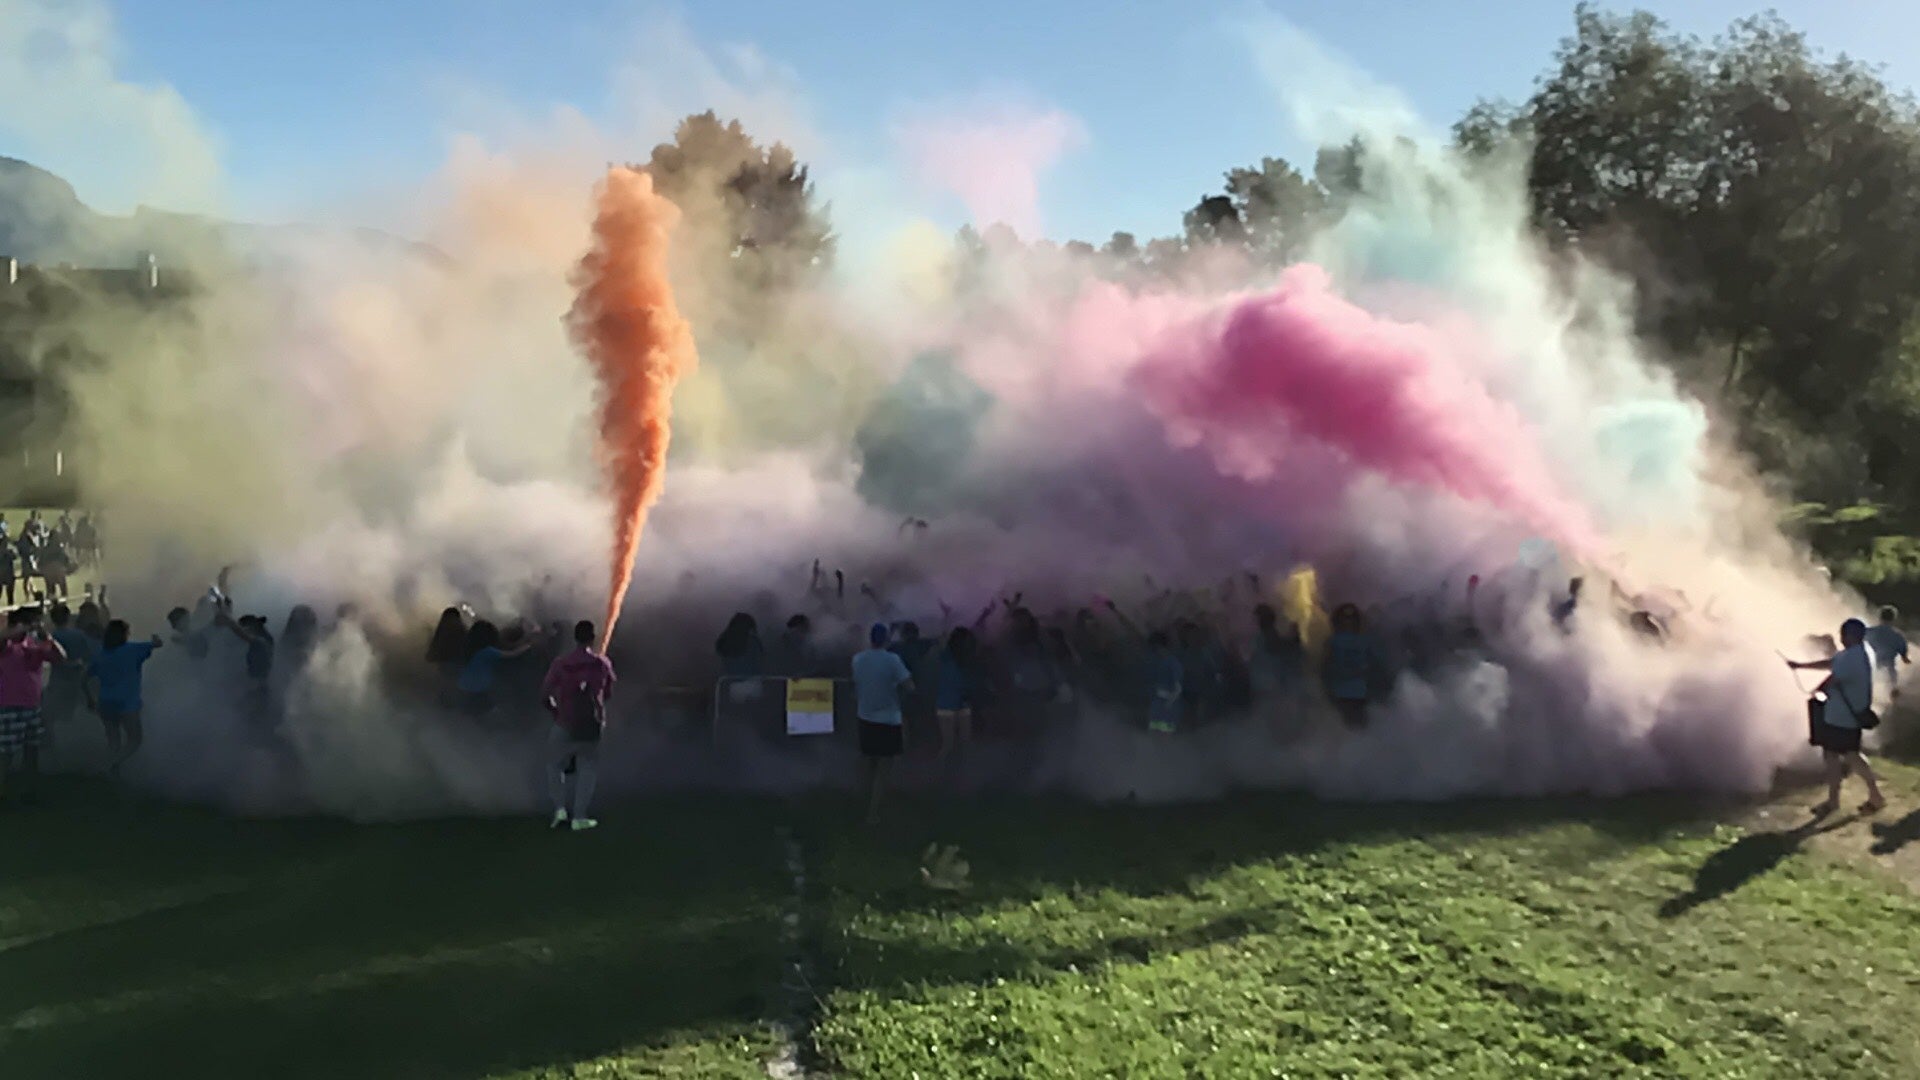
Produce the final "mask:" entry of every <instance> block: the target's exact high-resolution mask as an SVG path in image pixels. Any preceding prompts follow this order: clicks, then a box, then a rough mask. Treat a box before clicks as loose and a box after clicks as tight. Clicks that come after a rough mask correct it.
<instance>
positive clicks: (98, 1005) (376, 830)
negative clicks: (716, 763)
mask: <svg viewBox="0 0 1920 1080" xmlns="http://www.w3.org/2000/svg"><path fill="white" fill-rule="evenodd" d="M663 816H665V817H668V818H670V819H671V820H672V821H673V822H674V824H673V826H672V827H670V828H663V827H661V826H660V824H659V821H660V819H661V818H662V817H663ZM0 850H4V851H6V852H7V858H6V870H5V873H4V874H3V875H0V939H4V941H3V942H0V970H4V973H5V974H4V977H0V1057H3V1058H4V1060H5V1061H6V1066H5V1068H4V1070H0V1071H3V1072H4V1074H5V1075H6V1076H7V1077H9V1078H10V1080H12V1078H19V1080H28V1078H32V1077H41V1076H47V1077H83V1076H84V1077H97V1078H112V1077H121V1076H127V1077H133V1076H156V1075H179V1076H186V1075H191V1076H195V1077H249V1078H251V1077H259V1076H269V1075H270V1076H276V1077H338V1076H353V1077H379V1076H395V1077H446V1078H449V1080H452V1078H471V1077H478V1076H491V1075H495V1074H498V1073H502V1072H509V1073H510V1072H513V1071H515V1070H525V1069H538V1068H541V1067H564V1066H565V1065H566V1064H568V1063H572V1062H578V1061H583V1060H591V1059H594V1058H598V1057H601V1056H604V1055H607V1054H612V1053H617V1052H620V1051H622V1050H625V1049H628V1048H635V1047H644V1046H649V1045H656V1044H659V1043H660V1042H662V1041H663V1040H672V1039H675V1038H684V1037H688V1036H689V1033H691V1034H692V1036H693V1037H698V1036H699V1035H700V1034H701V1033H703V1032H715V1033H721V1034H725V1033H727V1032H737V1031H740V1030H744V1029H746V1028H748V1027H750V1026H751V1025H752V1024H754V1023H755V1022H757V1021H758V1020H760V1019H761V1018H762V1017H764V1016H766V1015H768V1013H769V1003H767V1002H765V1001H763V1000H762V999H761V994H762V993H764V992H766V991H768V990H769V989H770V988H771V986H772V985H773V984H774V982H775V981H776V980H777V978H778V963H779V947H778V937H777V930H776V926H777V917H778V916H777V909H778V899H779V895H780V889H781V883H780V882H779V880H778V877H777V871H776V868H777V866H778V862H777V859H776V857H775V854H774V852H773V849H772V834H771V830H770V829H769V828H768V827H767V825H766V824H765V822H764V814H763V812H762V811H761V810H760V809H759V806H758V804H754V803H750V802H749V803H742V802H739V801H735V802H734V803H733V804H731V805H720V804H713V805H707V804H705V803H700V802H694V801H690V800H683V801H680V802H676V803H675V804H673V806H672V808H671V812H670V813H669V814H666V815H662V814H661V812H660V811H659V809H658V808H655V807H650V806H646V805H644V804H642V805H639V806H635V807H631V808H628V809H627V815H626V816H625V818H624V823H623V818H622V816H620V815H615V816H610V818H609V821H608V824H607V825H606V826H605V827H603V828H602V829H601V830H599V831H597V832H596V833H592V834H587V835H572V834H551V833H548V832H546V831H545V830H544V829H542V828H540V827H539V825H538V824H537V823H534V822H530V821H526V820H509V821H448V822H427V823H419V824H411V825H404V826H360V827H355V826H348V825H340V824H332V823H317V822H299V823H291V822H278V823H276V822H235V821H231V820H227V819H223V818H220V817H217V816H214V815H211V814H197V813H193V812H188V811H182V810H179V809H177V808H165V807H138V806H135V807H120V806H117V805H116V804H113V801H112V800H111V798H110V797H109V796H106V795H105V794H104V793H102V792H100V791H98V790H97V789H91V788H90V787H89V786H87V785H80V786H74V787H68V788H67V789H66V790H64V791H63V792H61V793H60V798H59V799H58V800H57V801H56V802H55V803H54V804H53V805H51V806H49V807H47V808H46V809H43V810H38V811H34V812H32V813H22V814H17V815H13V816H9V817H7V818H5V819H0ZM716 852H720V853H725V857H716Z"/></svg>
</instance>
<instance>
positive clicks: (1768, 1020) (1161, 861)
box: [815, 800, 1920, 1077]
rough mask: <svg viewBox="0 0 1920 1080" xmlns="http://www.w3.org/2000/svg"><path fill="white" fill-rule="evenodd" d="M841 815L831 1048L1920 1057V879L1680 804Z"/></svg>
mask: <svg viewBox="0 0 1920 1080" xmlns="http://www.w3.org/2000/svg"><path fill="white" fill-rule="evenodd" d="M934 831H936V832H937V833H938V834H939V835H940V838H941V839H942V840H943V841H944V842H949V843H954V844H957V845H958V846H959V847H960V849H961V851H962V853H963V854H964V855H966V856H967V857H968V858H969V860H970V862H971V865H972V867H973V874H972V876H973V879H974V880H973V884H972V888H971V890H970V891H969V893H968V894H966V895H964V896H960V897H948V896H946V895H944V894H938V893H934V892H932V891H931V890H928V889H926V888H924V887H920V886H918V885H916V883H914V882H913V881H912V880H911V879H910V878H909V877H908V876H907V875H905V874H903V873H902V872H901V867H902V866H903V865H911V863H912V860H913V858H914V855H915V853H916V845H917V844H918V843H919V842H920V838H919V837H909V836H907V835H905V834H902V835H901V836H898V837H896V838H893V839H892V840H891V842H888V843H883V844H882V845H881V846H879V847H875V846H874V845H872V844H869V843H864V842H862V841H860V840H859V839H858V838H855V837H846V836H844V835H843V834H832V833H825V834H823V835H828V836H832V837H835V838H833V839H828V840H825V841H823V842H822V843H821V845H820V846H821V849H822V850H821V853H820V856H819V859H820V862H821V864H822V865H821V870H822V873H821V876H822V878H823V879H824V880H825V881H826V882H827V883H829V884H828V887H829V893H828V897H827V899H826V900H825V902H824V903H825V908H826V913H825V916H824V917H823V919H822V920H821V931H820V948H821V950H822V952H823V953H824V955H825V960H824V963H823V969H824V975H825V981H826V982H827V983H828V984H829V985H831V986H832V989H831V991H830V992H829V993H828V995H827V997H826V1000H825V1003H824V1007H823V1019H822V1020H821V1022H820V1024H819V1027H818V1029H817V1031H816V1034H815V1039H816V1043H817V1045H818V1047H819V1051H820V1053H821V1054H822V1056H823V1057H824V1059H825V1061H826V1063H827V1064H828V1065H829V1067H830V1070H831V1072H832V1073H833V1074H834V1075H836V1076H857V1077H908V1076H920V1077H957V1076H980V1077H990V1076H991V1077H1005V1076H1126V1077H1158V1076H1166V1077H1186V1076H1222V1077H1225V1076H1329V1077H1332V1076H1380V1077H1395V1076H1486V1077H1506V1076H1568V1077H1574V1076H1583V1077H1584V1076H1700V1077H1727V1076H1887V1077H1895V1076H1906V1077H1910V1076H1913V1075H1916V1072H1917V1071H1920V1025H1916V1023H1915V1020H1914V1018H1915V1016H1916V1015H1920V901H1916V900H1915V898H1914V897H1913V896H1912V895H1911V894H1910V893H1909V891H1908V890H1907V889H1906V888H1905V886H1903V885H1901V884H1900V883H1899V882H1897V881H1895V880H1892V878H1891V877H1890V876H1886V875H1883V874H1881V873H1880V872H1878V871H1875V870H1873V869H1871V868H1863V867H1857V866H1855V865H1852V864H1850V863H1843V862H1839V861H1836V860H1834V859H1832V858H1829V857H1827V856H1826V855H1823V854H1820V853H1817V852H1815V851H1811V850H1805V848H1804V845H1796V844H1795V842H1794V841H1793V840H1792V839H1789V838H1785V837H1783V836H1781V835H1780V834H1770V833H1769V834H1759V835H1743V834H1742V833H1741V832H1739V831H1738V830H1735V829H1733V828H1731V827H1724V826H1714V825H1712V824H1706V823H1701V822H1699V821H1698V820H1697V818H1696V816H1695V814H1694V813H1693V812H1690V811H1689V810H1688V808H1687V807H1686V806H1684V805H1682V804H1679V803H1676V802H1671V801H1663V800H1643V801H1632V802H1625V803H1613V804H1592V803H1563V804H1552V803H1510V804H1483V805H1472V806H1451V807H1432V808H1417V807H1373V808H1368V807H1334V806H1326V805H1316V804H1313V803H1307V802H1298V801H1284V800H1273V801H1265V802H1244V803H1240V804H1237V805H1235V806H1233V807H1232V808H1230V809H1229V808H1221V807H1200V808H1189V809H1172V810H1167V809H1158V810H1156V809H1129V810H1108V811H1096V810H1092V809H1088V808H1084V807H1074V806H1069V805H1059V806H1046V807H1038V806H1034V805H1031V804H1023V805H1004V806H994V805H977V806H973V807H968V808H964V809H955V810H949V811H946V812H943V814H942V817H941V820H940V823H939V825H938V827H937V828H936V829H935V830H934Z"/></svg>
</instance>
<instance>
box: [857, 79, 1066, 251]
mask: <svg viewBox="0 0 1920 1080" xmlns="http://www.w3.org/2000/svg"><path fill="white" fill-rule="evenodd" d="M894 138H895V141H896V142H898V143H899V145H900V147H901V149H902V150H903V151H904V152H905V154H906V156H907V159H908V161H909V162H910V163H911V165H912V168H913V171H914V172H915V174H916V175H917V176H918V177H919V178H920V180H921V181H922V182H923V183H925V184H927V185H929V186H931V187H934V188H936V189H938V190H942V191H948V192H951V193H952V194H954V195H956V196H958V197H959V199H960V201H961V203H963V204H964V205H965V206H966V208H967V213H968V214H969V215H970V216H971V217H972V219H973V222H974V224H975V225H977V226H979V227H981V228H985V227H987V226H990V225H994V224H1005V225H1007V226H1009V227H1011V228H1012V229H1013V231H1014V232H1015V233H1018V234H1019V235H1020V236H1021V237H1022V238H1023V239H1027V240H1033V239H1038V238H1039V237H1040V236H1041V235H1042V226H1041V216H1040V175H1041V174H1042V173H1044V172H1046V171H1047V170H1048V169H1049V168H1051V167H1052V166H1053V164H1054V162H1056V161H1058V160H1059V159H1060V158H1061V156H1062V155H1064V154H1066V153H1067V152H1068V151H1070V150H1074V149H1076V148H1078V147H1080V146H1081V145H1083V144H1084V143H1085V142H1086V138H1087V135H1086V128H1085V127H1084V126H1083V125H1082V124H1081V123H1080V121H1079V119H1078V118H1077V117H1075V116H1074V115H1073V114H1071V113H1068V112H1064V111H1062V110H1060V109H1053V108H1048V109H1032V108H1028V107H1022V106H998V107H994V108H990V109H985V110H979V109H975V110H965V109H955V110H943V111H937V112H931V113H922V114H918V115H914V116H910V117H908V118H906V119H904V120H903V121H901V122H900V123H899V124H897V125H896V126H895V129H894Z"/></svg>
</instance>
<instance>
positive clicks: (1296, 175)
mask: <svg viewBox="0 0 1920 1080" xmlns="http://www.w3.org/2000/svg"><path fill="white" fill-rule="evenodd" d="M1225 181H1226V183H1225V185H1224V187H1223V194H1218V195H1206V196H1202V197H1201V199H1200V201H1199V202H1198V203H1196V204H1195V205H1194V207H1193V208H1192V209H1191V210H1188V211H1187V212H1186V214H1185V216H1184V217H1183V218H1182V224H1183V225H1184V227H1185V238H1186V241H1187V243H1188V244H1189V245H1194V246H1199V245H1205V244H1229V245H1235V246H1242V247H1245V248H1246V249H1247V250H1248V252H1249V253H1250V254H1251V255H1252V256H1253V257H1254V258H1255V259H1256V260H1257V261H1259V262H1261V263H1264V264H1266V265H1270V266H1280V265H1284V264H1286V263H1288V262H1291V261H1292V260H1293V259H1294V258H1295V257H1297V256H1298V254H1299V252H1300V249H1301V247H1302V246H1303V245H1304V244H1305V243H1306V240H1307V238H1308V237H1309V236H1310V235H1311V234H1312V232H1313V229H1314V228H1316V227H1317V226H1318V225H1319V224H1320V222H1321V220H1322V218H1323V215H1324V213H1325V211H1326V207H1327V191H1326V189H1325V188H1324V187H1322V186H1321V185H1320V184H1319V183H1318V182H1316V181H1314V180H1309V179H1308V178H1306V177H1304V176H1302V175H1300V171H1299V170H1298V169H1295V168H1294V167H1293V166H1291V165H1289V164H1287V163H1286V162H1285V161H1282V160H1280V159H1279V158H1271V157H1269V158H1262V159H1261V160H1260V164H1259V165H1258V166H1257V167H1255V168H1236V169H1231V170H1228V172H1227V173H1226V174H1225Z"/></svg>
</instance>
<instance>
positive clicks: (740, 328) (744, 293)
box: [640, 110, 834, 340]
mask: <svg viewBox="0 0 1920 1080" xmlns="http://www.w3.org/2000/svg"><path fill="white" fill-rule="evenodd" d="M640 167H641V168H643V169H645V170H646V171H647V172H648V173H649V174H651V175H652V176H653V179H654V183H655V184H656V185H657V187H658V189H659V191H660V192H661V194H663V195H665V196H666V197H667V198H669V199H671V200H673V202H674V204H675V205H676V206H678V207H679V208H680V210H681V212H682V214H683V215H684V221H683V226H682V232H681V236H682V238H683V239H682V241H681V247H682V249H683V252H684V254H683V255H682V256H681V257H682V258H684V259H685V260H686V261H688V262H689V263H691V265H692V266H693V267H694V270H695V273H696V274H697V275H698V278H699V280H700V281H701V282H702V283H703V284H704V285H706V286H708V288H705V289H702V290H698V293H699V295H697V296H695V297H694V298H693V300H694V302H695V307H696V310H695V312H694V316H695V319H696V323H706V324H707V325H708V326H709V327H710V328H712V329H717V330H719V331H721V332H722V333H729V334H735V335H739V336H740V337H741V338H743V339H746V340H751V339H752V338H754V337H756V336H758V334H759V333H760V332H761V331H763V330H764V329H765V324H766V321H767V319H768V318H769V317H770V313H771V311H772V310H773V309H774V308H776V307H777V304H778V301H779V300H780V299H781V298H783V297H784V296H786V295H788V294H790V293H791V292H792V291H793V290H794V289H796V288H798V287H800V286H803V285H806V284H810V283H812V282H814V281H816V280H818V279H819V278H820V277H821V276H823V275H824V274H825V273H826V272H827V271H828V270H829V269H830V268H831V265H832V261H833V253H834V235H833V230H832V227H831V225H830V223H829V219H828V208H827V207H826V206H824V205H820V204H818V203H817V202H816V199H815V194H814V188H813V183H812V180H811V179H810V178H809V174H808V170H807V167H806V166H805V165H802V164H801V163H800V162H799V161H798V160H796V159H795V157H794V154H793V151H792V150H790V149H788V148H787V147H786V146H785V145H783V144H781V143H774V144H773V145H771V146H762V145H760V143H758V142H756V141H755V140H754V139H753V137H752V136H750V135H748V134H747V133H746V130H745V129H744V128H742V127H741V126H740V122H739V121H738V120H730V121H726V122H724V123H723V122H721V120H720V119H719V117H718V116H716V115H715V114H714V113H713V112H712V110H708V111H707V112H703V113H699V114H697V115H693V116H689V117H687V118H686V119H684V120H682V121H681V122H680V124H679V126H678V127H677V128H675V129H674V133H673V141H672V142H669V143H662V144H660V145H658V146H656V147H654V148H653V153H652V155H651V156H650V157H649V158H648V160H647V162H646V164H645V165H643V166H640Z"/></svg>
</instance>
